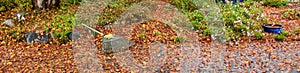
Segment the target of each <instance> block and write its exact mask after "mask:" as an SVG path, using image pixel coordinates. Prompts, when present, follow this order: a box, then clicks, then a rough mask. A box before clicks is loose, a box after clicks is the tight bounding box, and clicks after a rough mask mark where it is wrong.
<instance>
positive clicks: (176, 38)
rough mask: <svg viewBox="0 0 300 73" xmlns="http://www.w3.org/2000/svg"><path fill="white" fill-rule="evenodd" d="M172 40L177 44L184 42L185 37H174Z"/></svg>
mask: <svg viewBox="0 0 300 73" xmlns="http://www.w3.org/2000/svg"><path fill="white" fill-rule="evenodd" d="M171 39H173V41H174V42H176V43H181V42H183V37H182V36H174V37H172V38H171Z"/></svg>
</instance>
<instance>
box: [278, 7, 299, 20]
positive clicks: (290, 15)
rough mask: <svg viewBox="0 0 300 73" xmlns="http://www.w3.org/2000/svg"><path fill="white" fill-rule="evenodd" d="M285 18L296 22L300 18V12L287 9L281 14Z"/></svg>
mask: <svg viewBox="0 0 300 73" xmlns="http://www.w3.org/2000/svg"><path fill="white" fill-rule="evenodd" d="M281 14H282V15H283V18H285V19H290V20H294V19H297V18H300V16H299V15H300V10H299V9H287V10H285V11H283V12H282V13H281Z"/></svg>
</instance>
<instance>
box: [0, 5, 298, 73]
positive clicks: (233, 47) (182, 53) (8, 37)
mask: <svg viewBox="0 0 300 73" xmlns="http://www.w3.org/2000/svg"><path fill="white" fill-rule="evenodd" d="M77 7H78V6H70V9H69V11H59V10H57V11H51V10H43V11H41V12H28V13H27V14H25V16H26V22H22V23H16V24H15V26H13V27H11V26H7V25H5V24H1V25H0V29H1V31H0V35H1V36H0V41H1V42H0V58H1V59H0V72H34V73H35V72H42V73H44V72H50V73H52V72H79V71H80V72H81V71H83V72H136V71H153V70H154V71H156V72H186V71H195V72H213V71H225V72H270V71H274V72H286V71H288V72H294V73H297V72H300V41H296V40H297V39H300V37H299V36H300V35H299V34H298V35H290V36H288V37H287V39H286V40H284V41H275V40H274V39H273V38H272V37H273V36H272V34H271V33H263V34H265V35H266V38H265V39H263V40H250V41H240V42H218V41H213V40H211V38H210V37H209V36H202V35H198V36H196V38H197V40H192V41H197V43H193V44H192V45H186V44H184V46H182V45H180V43H177V42H176V41H177V40H176V38H178V37H177V34H175V31H174V30H172V29H171V28H170V26H167V25H166V24H164V23H161V22H158V21H152V22H146V23H143V24H142V25H137V26H135V27H133V28H132V29H129V30H134V31H132V32H130V35H131V36H128V39H129V40H131V41H134V42H135V43H136V44H135V45H132V46H131V47H130V49H129V50H125V51H121V52H115V53H110V54H106V53H104V52H103V51H101V50H100V48H101V47H102V41H103V40H102V39H103V36H100V35H96V36H95V40H88V41H91V42H95V44H96V45H97V46H96V47H91V46H82V45H78V44H76V45H75V44H74V42H72V41H69V42H66V43H63V44H61V43H57V42H55V41H49V42H47V43H32V44H27V43H26V41H25V40H24V39H25V38H22V39H16V38H20V37H24V36H25V35H24V34H25V33H26V32H27V31H36V32H37V33H43V32H39V31H40V30H42V28H39V27H36V26H44V25H46V27H47V26H48V24H47V22H51V21H53V19H52V16H54V15H58V14H64V13H67V14H68V13H69V14H71V13H72V12H73V11H74V10H76V8H77ZM289 8H299V4H298V5H297V4H296V5H293V6H285V7H282V8H274V7H264V12H265V14H266V16H267V17H268V18H269V19H270V21H275V22H276V23H280V24H283V25H284V30H286V31H290V32H292V30H293V29H297V28H299V27H300V26H299V25H300V19H295V20H287V19H282V17H281V16H282V15H281V14H280V13H281V12H282V11H283V10H286V9H289ZM19 10H20V9H13V10H11V11H7V12H1V13H0V18H1V19H0V22H4V21H5V20H6V19H8V18H13V14H15V13H17V11H19ZM158 12H159V11H158ZM157 14H159V13H157ZM166 17H167V16H166ZM24 25H25V26H26V27H25V26H24ZM104 26H105V25H103V26H98V27H97V29H98V30H99V31H101V32H104V33H111V32H112V31H111V30H106V29H104V28H105V27H104ZM33 27H36V29H33ZM157 31H159V32H157ZM12 32H14V34H12ZM153 32H154V33H153ZM191 34H193V33H191ZM162 36H169V37H167V38H164V37H162ZM85 37H93V36H89V35H87V36H85ZM187 37H191V38H192V37H195V36H187ZM80 39H82V40H86V38H79V40H80ZM178 39H180V38H178ZM154 41H160V42H157V43H156V44H153V43H154ZM74 47H81V48H80V49H74ZM82 47H83V48H82ZM153 47H154V48H159V49H158V51H159V52H157V50H156V49H152V48H153ZM161 47H162V48H161ZM153 52H154V53H153ZM161 52H162V53H161Z"/></svg>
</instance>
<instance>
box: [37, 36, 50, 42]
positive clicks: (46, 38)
mask: <svg viewBox="0 0 300 73" xmlns="http://www.w3.org/2000/svg"><path fill="white" fill-rule="evenodd" d="M39 38H40V40H39V43H45V42H48V40H49V36H48V35H46V34H45V35H40V36H39Z"/></svg>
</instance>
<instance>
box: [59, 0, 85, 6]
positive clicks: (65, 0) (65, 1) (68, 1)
mask: <svg viewBox="0 0 300 73" xmlns="http://www.w3.org/2000/svg"><path fill="white" fill-rule="evenodd" d="M81 1H82V0H62V2H61V5H72V4H74V5H77V4H80V2H81Z"/></svg>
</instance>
